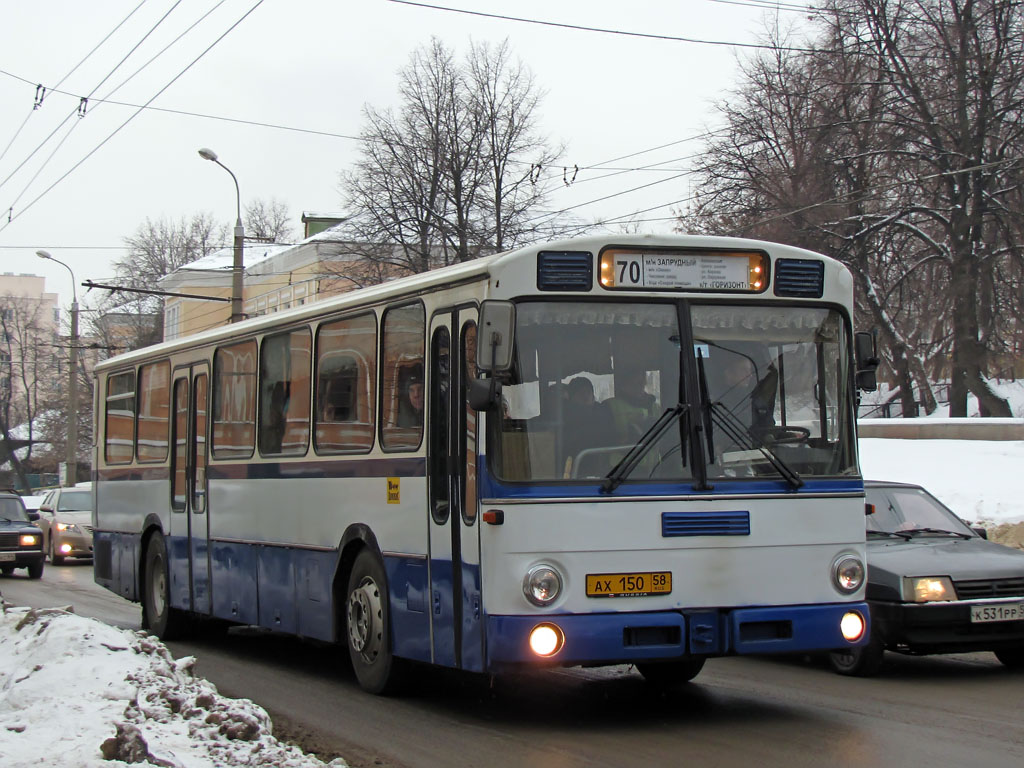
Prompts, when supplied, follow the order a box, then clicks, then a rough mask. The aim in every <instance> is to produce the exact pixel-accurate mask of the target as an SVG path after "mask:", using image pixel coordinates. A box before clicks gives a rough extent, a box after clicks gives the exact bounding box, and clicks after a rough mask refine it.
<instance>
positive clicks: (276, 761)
mask: <svg viewBox="0 0 1024 768" xmlns="http://www.w3.org/2000/svg"><path fill="white" fill-rule="evenodd" d="M70 610H71V609H70V608H68V609H58V608H51V609H29V608H14V607H12V606H9V605H7V604H6V603H2V601H0V755H2V756H3V757H2V759H0V764H2V765H3V766H4V768H21V767H22V766H52V765H59V764H63V765H70V764H74V765H75V766H81V767H82V768H108V767H110V768H112V767H113V766H124V765H128V764H130V763H133V764H140V763H141V764H144V765H153V766H162V767H164V768H206V767H207V766H209V767H211V768H212V767H213V766H218V767H219V766H274V767H275V768H277V767H280V768H323V767H324V766H325V765H328V766H333V767H335V768H337V767H340V766H345V765H346V764H345V762H344V761H343V760H341V759H337V760H334V761H332V762H330V763H327V764H325V763H323V762H321V761H320V760H318V759H317V758H315V757H312V756H310V755H306V754H304V753H303V752H302V751H301V750H299V749H298V748H296V747H293V746H289V745H286V744H282V743H281V742H279V741H277V739H275V738H274V737H273V735H272V734H271V722H270V718H269V717H268V715H267V713H266V712H265V711H264V710H263V709H262V708H260V707H258V706H256V705H255V704H253V703H252V702H251V701H249V700H247V699H229V698H225V697H223V696H220V695H219V694H218V693H217V689H216V688H215V687H214V686H213V685H212V684H211V683H210V682H208V681H206V680H203V679H202V678H197V677H196V676H195V675H194V674H193V670H192V668H193V665H194V663H195V659H194V658H193V657H191V656H189V657H186V658H183V659H179V660H177V661H175V659H174V658H173V657H172V656H171V654H170V652H169V651H168V650H167V648H166V647H165V646H164V645H163V644H162V643H160V642H159V641H158V640H157V639H156V638H154V637H152V636H150V635H147V634H145V633H143V632H132V631H128V630H122V629H117V628H115V627H110V626H107V625H106V624H103V623H102V622H99V621H96V620H94V619H87V618H82V617H79V616H76V615H74V614H73V613H71V612H70Z"/></svg>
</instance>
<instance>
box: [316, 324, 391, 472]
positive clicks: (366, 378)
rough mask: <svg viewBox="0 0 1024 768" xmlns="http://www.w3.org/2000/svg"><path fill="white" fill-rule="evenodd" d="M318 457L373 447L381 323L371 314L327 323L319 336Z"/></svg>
mask: <svg viewBox="0 0 1024 768" xmlns="http://www.w3.org/2000/svg"><path fill="white" fill-rule="evenodd" d="M316 343H317V349H316V376H315V378H316V423H315V428H314V431H313V442H314V447H315V448H316V450H317V452H318V453H366V452H367V451H369V450H370V449H371V448H372V447H373V412H374V409H375V407H376V394H377V393H376V384H377V321H376V318H375V317H374V315H373V314H372V313H371V314H366V315H359V316H357V317H351V318H345V319H344V320H339V321H337V322H333V323H324V324H323V325H321V326H320V329H319V330H318V331H317V342H316Z"/></svg>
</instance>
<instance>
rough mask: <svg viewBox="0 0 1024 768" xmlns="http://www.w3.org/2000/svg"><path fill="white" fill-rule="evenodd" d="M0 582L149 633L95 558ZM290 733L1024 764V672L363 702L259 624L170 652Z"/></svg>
mask: <svg viewBox="0 0 1024 768" xmlns="http://www.w3.org/2000/svg"><path fill="white" fill-rule="evenodd" d="M23 573H24V572H23V571H17V572H16V575H15V576H13V577H8V578H0V592H2V593H3V596H4V599H6V600H7V601H9V602H13V603H16V604H21V605H34V606H65V605H72V606H74V609H75V611H76V612H77V613H79V614H80V615H87V616H95V617H97V618H101V619H103V620H104V621H107V622H108V623H112V624H116V625H117V626H121V627H130V628H138V626H139V608H138V606H137V605H132V604H130V603H127V602H125V601H123V600H121V599H120V598H118V597H117V596H115V595H113V594H110V593H107V592H106V591H104V590H102V589H100V588H99V587H97V586H95V585H94V584H93V583H92V581H91V578H92V574H91V568H90V565H89V564H88V563H85V564H78V563H73V564H69V565H64V566H58V567H52V566H49V565H47V568H46V572H45V574H44V576H43V579H42V580H40V581H36V582H33V581H29V580H28V579H27V578H26V577H24V576H23V575H22V574H23ZM171 649H172V651H173V652H174V653H175V655H188V654H191V655H194V656H196V657H197V659H198V672H199V674H202V675H203V676H204V677H206V678H208V679H209V680H211V681H213V682H214V683H215V684H216V685H217V686H218V688H219V689H220V691H221V692H222V693H224V694H226V695H229V696H236V697H246V698H250V699H252V700H254V701H255V702H257V703H258V704H260V705H261V706H263V707H264V708H266V709H267V710H268V711H269V712H270V714H271V716H272V718H273V720H274V723H275V731H276V732H277V733H278V735H279V736H283V737H285V738H288V739H290V740H293V741H297V742H298V743H300V744H301V745H303V746H304V747H306V748H307V749H310V750H312V751H316V752H317V753H318V754H320V755H321V756H322V757H326V758H330V757H334V756H338V755H340V756H342V757H344V758H345V759H346V760H347V761H348V762H349V764H350V765H352V766H353V767H354V768H361V767H362V766H384V767H385V768H387V767H389V766H394V767H396V768H399V767H401V768H406V767H407V768H419V767H420V766H438V767H439V768H440V767H442V766H443V767H444V768H468V767H469V766H479V767H480V768H484V767H485V766H486V767H487V768H506V767H508V768H512V767H513V766H515V768H521V767H524V766H526V767H529V768H583V767H584V766H588V767H590V766H609V767H610V766H616V767H618V766H679V765H685V764H689V763H691V762H696V763H698V764H700V765H703V766H750V765H757V766H776V765H778V766H788V767H799V766H821V765H833V766H870V767H871V768H875V767H876V766H889V765H894V766H906V767H908V768H909V767H911V766H919V765H928V766H964V765H969V766H971V768H982V767H983V766H1000V767H1003V766H1018V765H1024V675H1021V674H1013V673H1010V672H1008V671H1006V670H1005V669H1004V668H1003V667H1002V666H1001V665H1000V664H999V663H998V662H997V661H996V660H995V658H994V657H993V656H991V655H990V654H962V655H957V656H943V657H927V658H907V657H901V656H896V655H893V654H888V655H887V657H886V658H887V662H886V665H885V667H884V669H883V672H882V674H881V675H880V676H879V677H876V678H872V679H869V680H861V679H853V678H843V677H839V676H837V675H834V674H832V673H831V672H829V671H828V670H826V669H825V668H824V666H823V664H822V663H821V662H819V661H817V660H811V659H806V658H786V659H748V658H743V659H740V658H732V659H713V660H711V661H709V662H708V664H707V665H706V666H705V668H704V671H703V672H702V673H701V674H700V675H699V676H698V677H697V678H696V680H695V681H694V682H693V683H692V684H690V685H689V686H688V687H687V688H686V689H685V690H683V691H680V692H676V693H673V694H661V693H658V692H655V691H652V690H651V689H650V687H649V686H647V685H646V684H645V683H644V682H643V680H642V678H641V677H640V676H639V675H638V674H636V672H635V671H633V670H631V669H630V668H628V667H623V666H620V667H611V668H605V669H593V670H581V669H571V670H552V671H544V672H536V673H530V674H523V675H516V676H511V677H503V678H498V679H496V680H493V681H492V680H491V679H490V678H487V677H483V676H475V675H465V674H459V673H454V672H449V671H444V670H433V669H424V670H420V671H418V672H417V674H416V675H415V677H414V680H413V685H412V688H411V690H410V691H409V692H408V693H406V694H405V695H404V696H402V697H400V698H389V699H385V698H378V697H374V696H368V695H366V694H364V693H362V692H361V691H360V690H359V689H358V687H357V686H356V684H355V682H354V679H353V677H352V674H351V672H350V671H348V670H347V669H346V667H345V664H344V663H343V662H342V661H341V659H342V657H343V653H342V652H341V651H340V650H339V649H336V648H332V647H327V646H321V645H315V644H309V643H303V642H300V641H296V640H293V639H291V638H286V637H280V636H276V635H273V634H270V633H265V632H262V631H256V630H238V629H236V630H232V632H231V633H229V634H228V635H227V636H225V637H220V638H210V639H204V640H195V641H190V642H179V643H172V644H171Z"/></svg>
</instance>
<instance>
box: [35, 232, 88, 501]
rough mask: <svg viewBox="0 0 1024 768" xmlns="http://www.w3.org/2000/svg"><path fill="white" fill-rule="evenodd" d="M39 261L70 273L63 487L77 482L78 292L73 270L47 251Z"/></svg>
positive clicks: (37, 254) (38, 254)
mask: <svg viewBox="0 0 1024 768" xmlns="http://www.w3.org/2000/svg"><path fill="white" fill-rule="evenodd" d="M36 256H38V257H39V258H40V259H47V260H48V261H55V262H57V263H58V264H60V265H61V266H62V267H64V268H65V269H66V270H67V271H68V272H70V273H71V297H72V298H71V342H70V349H69V351H68V450H67V469H66V474H65V476H64V485H66V486H71V485H74V484H75V482H77V480H78V290H77V288H76V287H75V286H76V283H77V281H76V280H75V273H74V270H72V269H71V267H69V266H68V265H67V264H65V263H64V262H63V261H61V260H60V259H55V258H53V256H51V255H50V254H49V253H48V252H47V251H36Z"/></svg>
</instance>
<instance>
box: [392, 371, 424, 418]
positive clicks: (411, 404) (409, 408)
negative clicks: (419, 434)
mask: <svg viewBox="0 0 1024 768" xmlns="http://www.w3.org/2000/svg"><path fill="white" fill-rule="evenodd" d="M422 425H423V377H422V375H420V374H418V373H417V374H413V375H412V376H410V377H409V380H408V382H407V383H406V386H405V390H404V394H403V396H402V401H401V402H400V403H399V404H398V426H399V427H419V426H422Z"/></svg>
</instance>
